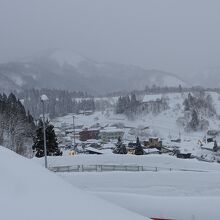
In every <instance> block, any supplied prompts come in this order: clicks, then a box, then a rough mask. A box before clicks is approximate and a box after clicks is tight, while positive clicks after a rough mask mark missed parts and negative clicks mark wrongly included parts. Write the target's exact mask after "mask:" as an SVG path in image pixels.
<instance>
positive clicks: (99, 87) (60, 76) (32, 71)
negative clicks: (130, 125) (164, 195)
mask: <svg viewBox="0 0 220 220" xmlns="http://www.w3.org/2000/svg"><path fill="white" fill-rule="evenodd" d="M0 77H1V78H5V81H8V86H7V88H11V89H13V90H14V89H19V88H25V87H40V88H42V87H47V88H60V89H68V90H79V91H87V92H90V93H94V94H101V93H107V92H113V91H119V90H128V91H129V90H134V89H143V88H144V87H145V86H147V85H148V86H152V85H153V84H155V85H158V86H178V85H180V84H181V85H183V86H184V85H186V83H185V82H184V81H183V80H181V79H180V78H178V77H177V76H175V75H173V74H170V73H167V72H164V71H160V70H146V69H144V68H141V67H139V66H134V65H123V64H116V63H100V62H96V61H94V60H92V59H89V58H87V57H85V56H82V55H79V54H78V53H75V52H74V51H71V50H58V49H54V50H47V51H44V52H43V53H40V54H37V55H35V56H34V57H31V58H28V59H25V60H22V61H17V62H8V63H3V64H0ZM1 82H2V83H3V84H4V80H2V81H1ZM9 82H10V83H9Z"/></svg>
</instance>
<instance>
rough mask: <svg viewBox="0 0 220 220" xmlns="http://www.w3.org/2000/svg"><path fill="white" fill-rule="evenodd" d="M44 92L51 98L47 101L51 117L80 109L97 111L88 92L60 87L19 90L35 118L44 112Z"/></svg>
mask: <svg viewBox="0 0 220 220" xmlns="http://www.w3.org/2000/svg"><path fill="white" fill-rule="evenodd" d="M42 94H45V95H47V97H48V98H49V99H48V101H46V102H45V111H46V113H48V114H49V117H50V118H51V119H52V118H55V117H59V116H64V115H66V114H68V113H76V114H77V113H79V112H80V111H88V110H90V111H95V102H94V99H93V98H92V97H91V96H89V95H88V94H87V93H82V92H79V93H77V92H69V91H65V90H58V89H26V90H24V91H22V92H19V93H18V94H17V96H18V97H19V99H20V100H22V102H23V104H24V106H25V109H27V110H28V111H29V112H30V113H31V114H32V115H33V117H34V118H35V119H38V118H39V116H40V115H41V114H42V103H41V100H40V97H41V95H42Z"/></svg>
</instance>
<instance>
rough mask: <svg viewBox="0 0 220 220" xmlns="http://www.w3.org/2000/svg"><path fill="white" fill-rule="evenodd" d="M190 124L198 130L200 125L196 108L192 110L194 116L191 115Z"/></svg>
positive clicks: (193, 128)
mask: <svg viewBox="0 0 220 220" xmlns="http://www.w3.org/2000/svg"><path fill="white" fill-rule="evenodd" d="M189 125H190V128H191V129H192V130H194V131H196V130H197V128H198V126H199V118H198V114H197V112H196V110H193V112H192V117H191V121H190V122H189Z"/></svg>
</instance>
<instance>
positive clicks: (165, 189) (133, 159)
mask: <svg viewBox="0 0 220 220" xmlns="http://www.w3.org/2000/svg"><path fill="white" fill-rule="evenodd" d="M35 161H36V162H38V163H40V164H42V165H43V159H35ZM74 164H87V165H89V164H90V165H91V164H120V165H128V164H129V165H146V166H152V167H155V166H157V167H158V170H159V171H158V172H152V171H146V172H120V171H119V172H84V173H83V172H79V173H74V172H72V173H59V175H60V176H61V177H63V178H64V179H65V180H67V181H68V182H70V183H71V184H72V185H73V186H76V187H79V188H81V189H82V190H84V191H87V192H89V193H91V194H92V195H96V196H97V197H100V198H102V199H105V200H106V201H109V202H112V203H113V204H116V205H119V206H121V207H122V208H126V209H127V210H129V211H133V212H136V213H137V214H140V215H143V216H148V217H150V218H152V217H160V218H166V219H176V220H207V219H209V220H212V219H213V220H214V219H220V212H219V208H218V204H219V203H220V165H219V164H218V163H207V162H201V161H198V160H196V159H186V160H184V159H178V158H175V157H173V156H169V155H143V156H136V155H114V154H112V155H111V154H108V155H76V156H72V157H71V156H64V157H49V166H61V165H74ZM165 168H172V170H171V171H164V169H165ZM181 169H187V170H195V171H180V170H181Z"/></svg>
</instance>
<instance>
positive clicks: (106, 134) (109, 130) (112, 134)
mask: <svg viewBox="0 0 220 220" xmlns="http://www.w3.org/2000/svg"><path fill="white" fill-rule="evenodd" d="M123 135H124V131H123V130H121V129H118V128H114V127H106V128H104V129H102V130H100V133H99V138H100V139H101V140H102V141H103V142H106V143H107V142H109V141H110V140H117V139H118V138H119V137H120V138H122V137H123Z"/></svg>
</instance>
